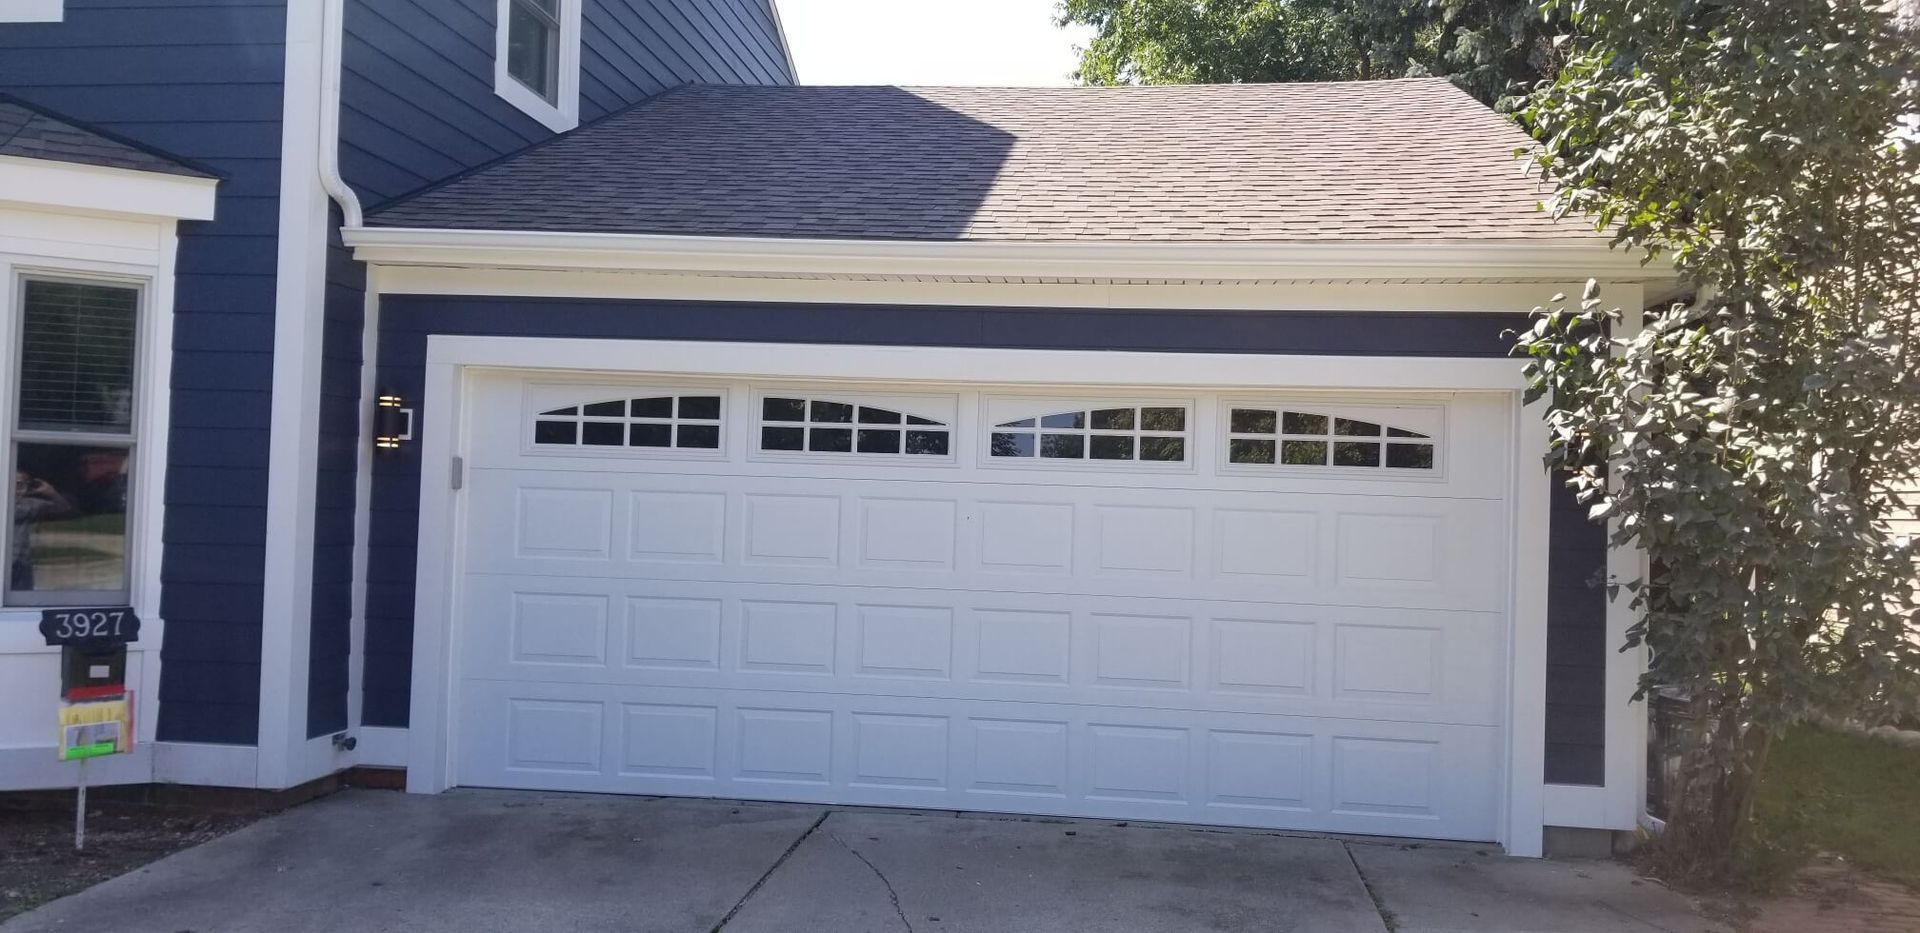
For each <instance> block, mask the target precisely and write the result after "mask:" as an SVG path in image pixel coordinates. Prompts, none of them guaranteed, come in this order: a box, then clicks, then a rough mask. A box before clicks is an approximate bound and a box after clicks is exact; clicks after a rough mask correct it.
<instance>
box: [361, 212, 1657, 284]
mask: <svg viewBox="0 0 1920 933" xmlns="http://www.w3.org/2000/svg"><path fill="white" fill-rule="evenodd" d="M341 235H342V236H343V237H344V238H345V240H346V243H347V245H349V246H352V247H353V248H354V255H355V257H356V258H358V259H360V260H362V261H364V262H373V263H381V264H386V265H433V266H480V267H487V266H495V267H510V268H519V269H581V270H618V271H627V272H695V273H703V274H723V275H758V276H812V275H843V276H844V275H888V276H907V277H928V276H1018V277H1068V278H1113V279H1122V280H1140V279H1160V278H1170V279H1183V280H1187V279H1202V280H1216V279H1228V280H1235V279H1261V280H1265V279H1384V278H1445V279H1462V280H1480V281H1486V280H1490V279H1521V280H1529V281H1585V280H1586V279H1588V278H1599V279H1604V280H1610V281H1636V280H1652V279H1663V278H1670V277H1671V276H1672V272H1671V270H1670V268H1667V267H1665V266H1661V265H1642V264H1641V262H1640V261H1639V259H1637V258H1635V257H1634V256H1632V255H1630V254H1628V253H1625V252H1622V251H1618V250H1613V249H1609V248H1608V247H1607V245H1606V243H1605V242H1603V241H1599V240H1594V241H1591V242H1575V243H1570V244H1569V243H1538V242H1531V241H1508V240H1500V241H1468V240H1417V241H1416V240H1409V241H1393V242H1387V241H1382V242H1367V243H1362V242H1348V243H1225V242H1222V243H1169V242H1139V241H1114V242H1109V241H1095V240H1075V241H1037V242H1022V241H1012V240H951V241H918V240H815V239H801V238H779V237H695V236H662V235H655V234H642V233H564V232H551V231H531V232H521V231H499V230H437V229H423V228H411V227H364V226H363V227H353V228H349V229H345V230H342V231H341Z"/></svg>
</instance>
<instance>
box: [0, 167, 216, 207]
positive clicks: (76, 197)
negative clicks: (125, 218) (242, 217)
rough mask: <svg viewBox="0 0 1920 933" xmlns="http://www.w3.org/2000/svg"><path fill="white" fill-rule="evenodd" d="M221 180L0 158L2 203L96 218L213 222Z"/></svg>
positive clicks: (0, 199)
mask: <svg viewBox="0 0 1920 933" xmlns="http://www.w3.org/2000/svg"><path fill="white" fill-rule="evenodd" d="M217 185H219V179H215V178H195V177H192V176H189V175H170V174H167V173H166V172H140V171H134V170H133V169H124V168H109V167H106V166H100V165H82V164H80V163H77V162H58V161H54V160H52V159H28V158H23V157H20V156H0V202H11V203H14V204H20V205H25V206H28V207H40V208H55V209H59V210H69V211H87V212H91V213H99V214H115V215H133V216H137V217H148V218H151V217H165V218H171V219H174V220H212V219H213V210H214V188H215V187H216V186H217Z"/></svg>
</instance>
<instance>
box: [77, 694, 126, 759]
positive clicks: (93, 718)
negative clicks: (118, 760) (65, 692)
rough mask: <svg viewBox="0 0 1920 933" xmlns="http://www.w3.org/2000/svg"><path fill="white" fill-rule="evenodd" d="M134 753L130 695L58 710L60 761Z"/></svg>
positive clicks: (78, 704)
mask: <svg viewBox="0 0 1920 933" xmlns="http://www.w3.org/2000/svg"><path fill="white" fill-rule="evenodd" d="M132 750H133V695H132V694H127V695H126V696H124V697H115V698H113V699H108V700H93V701H90V702H86V703H66V704H63V705H62V706H61V707H60V760H61V761H77V760H80V759H83V758H98V757H100V756H102V755H118V754H122V753H125V752H129V751H132Z"/></svg>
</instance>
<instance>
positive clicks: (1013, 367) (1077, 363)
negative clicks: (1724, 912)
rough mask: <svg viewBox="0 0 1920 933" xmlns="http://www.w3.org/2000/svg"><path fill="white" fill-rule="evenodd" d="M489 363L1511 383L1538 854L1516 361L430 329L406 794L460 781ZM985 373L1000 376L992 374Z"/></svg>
mask: <svg viewBox="0 0 1920 933" xmlns="http://www.w3.org/2000/svg"><path fill="white" fill-rule="evenodd" d="M476 369H518V370H540V371H548V372H573V373H593V372H599V373H618V374H620V375H621V376H622V378H632V377H633V375H634V374H635V373H636V372H644V373H646V374H648V375H649V376H660V377H671V376H703V377H711V378H736V379H756V378H758V379H814V380H823V381H833V382H839V383H846V382H849V381H861V382H882V383H887V384H891V385H901V384H915V383H954V384H967V383H971V384H981V383H983V382H989V383H991V384H992V385H993V386H994V387H995V389H996V391H998V390H1000V389H1003V388H1004V389H1012V390H1014V391H1028V390H1035V391H1046V390H1051V389H1061V388H1069V387H1083V386H1103V385H1104V386H1112V385H1126V386H1130V387H1138V388H1163V389H1167V390H1190V391H1191V390H1199V391H1208V390H1211V391H1219V390H1235V391H1246V392H1253V393H1260V394H1269V395H1271V394H1276V393H1284V392H1286V391H1288V390H1325V389H1341V390H1343V391H1344V392H1347V393H1350V394H1364V393H1367V392H1383V391H1389V392H1400V393H1405V392H1410V391H1447V390H1465V389H1471V390H1494V391H1503V392H1508V393H1511V394H1512V396H1513V398H1514V399H1515V404H1514V405H1513V420H1512V424H1511V428H1510V436H1511V437H1512V438H1514V439H1515V443H1514V444H1513V446H1512V450H1513V451H1514V455H1513V456H1514V469H1513V470H1512V471H1511V475H1512V477H1513V481H1514V488H1513V489H1512V490H1511V493H1510V496H1509V500H1510V502H1511V504H1512V505H1511V508H1510V515H1511V516H1512V524H1513V528H1512V533H1513V539H1512V540H1513V551H1512V553H1513V561H1512V567H1511V568H1510V571H1509V573H1510V576H1509V581H1510V582H1511V583H1512V586H1511V587H1510V592H1511V604H1510V607H1509V611H1508V618H1509V620H1510V622H1509V625H1510V629H1511V637H1510V639H1509V648H1508V657H1507V680H1508V691H1507V697H1506V709H1505V716H1504V720H1505V722H1506V723H1507V727H1506V730H1505V737H1504V744H1505V747H1506V750H1507V760H1506V767H1505V774H1504V778H1505V784H1506V786H1505V787H1503V788H1502V789H1501V794H1500V802H1501V806H1502V817H1501V819H1500V822H1499V825H1500V839H1499V841H1500V842H1502V843H1503V844H1504V845H1505V846H1506V848H1507V850H1508V851H1509V852H1510V853H1512V854H1515V855H1537V854H1539V851H1540V845H1541V831H1542V825H1543V822H1544V819H1543V816H1544V809H1543V808H1544V802H1543V795H1544V784H1543V781H1542V777H1541V775H1542V764H1543V755H1544V715H1545V705H1544V701H1545V669H1546V663H1545V662H1546V625H1545V619H1546V605H1547V595H1546V583H1545V580H1546V573H1545V571H1546V566H1545V565H1546V552H1547V546H1546V545H1547V507H1546V505H1547V493H1548V482H1547V477H1546V475H1545V473H1544V471H1542V470H1540V469H1539V453H1538V452H1539V451H1541V450H1543V449H1544V448H1545V428H1544V423H1543V422H1542V421H1541V419H1540V416H1539V415H1540V413H1539V412H1538V411H1537V410H1536V409H1535V408H1534V407H1528V408H1526V409H1524V410H1522V408H1521V406H1520V405H1519V404H1518V399H1519V394H1520V391H1521V389H1522V388H1523V383H1522V378H1521V370H1520V364H1519V363H1518V362H1515V361H1509V360H1465V359H1419V358H1416V359H1409V358H1396V357H1329V356H1285V355H1202V354H1175V353H1130V352H1092V351H1052V350H1044V351H1043V350H984V349H951V348H904V347H851V346H809V347H808V348H806V351H805V352H795V348H794V347H792V346H790V345H776V344H745V343H708V342H683V341H626V340H621V341H601V340H575V339H555V338H541V339H529V338H505V337H450V336H434V337H431V338H430V339H429V342H428V361H427V367H426V379H425V386H426V389H425V398H424V399H423V400H422V403H423V407H424V408H425V409H426V416H425V422H424V431H423V433H424V447H423V450H422V489H421V502H420V528H421V536H420V549H419V566H418V589H417V596H416V604H415V620H416V622H415V633H414V655H413V667H414V671H413V696H412V728H411V729H410V730H409V733H410V746H411V747H410V752H409V756H408V789H409V790H412V791H416V792H428V793H432V792H438V791H440V790H444V789H446V788H448V787H450V786H452V785H453V783H455V780H456V774H455V769H454V763H453V760H452V743H451V742H450V738H449V732H450V722H451V715H450V710H451V709H452V705H451V704H452V701H453V692H454V684H455V682H456V681H457V677H456V676H455V675H456V671H455V662H454V639H453V637H452V635H453V633H452V632H451V624H450V615H451V614H450V612H449V607H450V606H451V605H453V603H454V600H455V598H456V597H455V587H456V586H457V585H458V577H459V572H458V571H459V569H460V568H461V567H462V565H463V555H462V554H461V553H460V551H459V545H458V542H460V541H462V540H464V538H465V531H466V527H465V526H466V521H467V516H466V514H465V509H464V508H463V506H462V501H463V500H462V499H461V497H458V496H456V495H454V493H453V491H452V483H451V481H450V480H451V476H452V473H451V471H452V469H453V464H454V458H455V457H456V456H464V452H465V450H466V446H465V445H466V444H467V438H468V433H469V432H468V431H467V425H468V419H469V418H470V417H472V414H471V413H470V412H468V411H466V410H464V407H463V405H462V402H463V400H464V399H465V396H466V391H467V384H468V381H469V377H470V373H471V371H472V370H476ZM849 374H853V375H852V376H849ZM981 374H990V375H991V377H992V378H991V379H990V380H982V379H981V378H980V377H981Z"/></svg>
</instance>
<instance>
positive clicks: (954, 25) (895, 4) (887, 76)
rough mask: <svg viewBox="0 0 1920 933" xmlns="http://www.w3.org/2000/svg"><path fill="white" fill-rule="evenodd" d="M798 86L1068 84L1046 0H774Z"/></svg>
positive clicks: (1069, 59) (1067, 50)
mask: <svg viewBox="0 0 1920 933" xmlns="http://www.w3.org/2000/svg"><path fill="white" fill-rule="evenodd" d="M776 2H777V3H778V4H779V7H780V21H781V25H782V27H783V28H784V29H785V30H786V33H787V46H788V48H790V49H791V50H792V52H793V60H794V64H795V65H796V66H797V67H798V69H799V72H800V83H802V84H900V85H920V86H926V85H955V84H966V85H1010V86H1021V87H1029V86H1046V85H1064V84H1072V83H1074V82H1073V78H1072V74H1073V69H1074V66H1075V64H1076V63H1077V61H1078V58H1079V56H1078V55H1077V54H1076V53H1075V52H1074V46H1075V45H1076V44H1080V45H1084V44H1086V42H1087V40H1088V38H1089V37H1090V36H1091V35H1092V32H1091V30H1088V29H1086V28H1084V27H1075V28H1073V29H1061V28H1059V27H1057V26H1055V25H1054V24H1053V8H1054V0H776Z"/></svg>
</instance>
